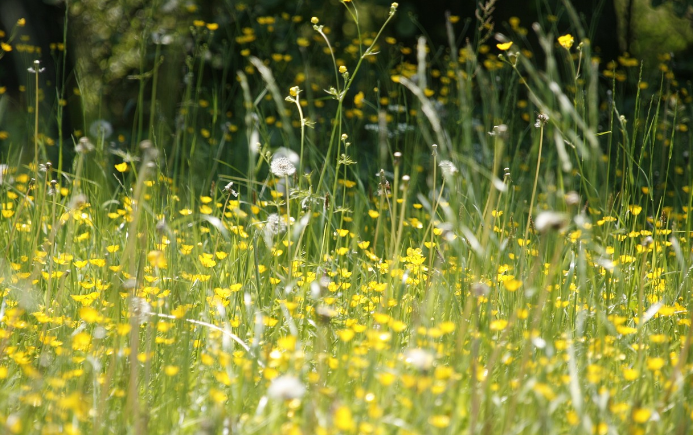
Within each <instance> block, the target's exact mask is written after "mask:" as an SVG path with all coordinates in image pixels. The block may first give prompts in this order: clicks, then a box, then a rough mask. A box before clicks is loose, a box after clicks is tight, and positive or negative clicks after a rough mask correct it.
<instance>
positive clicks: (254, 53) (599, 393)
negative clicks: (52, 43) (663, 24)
mask: <svg viewBox="0 0 693 435" xmlns="http://www.w3.org/2000/svg"><path fill="white" fill-rule="evenodd" d="M489 5H492V2H490V3H489V4H487V5H486V6H487V7H486V8H483V7H480V9H479V13H478V17H477V20H476V28H477V30H475V31H469V32H467V33H468V34H465V33H460V32H463V30H462V29H461V28H460V27H461V26H462V25H463V24H465V23H466V25H467V26H468V27H469V26H471V27H470V28H474V27H475V25H474V22H471V21H466V22H465V21H463V20H460V19H459V17H455V16H448V17H446V25H447V29H448V46H444V47H433V46H431V45H430V44H431V42H430V41H427V40H426V39H425V38H421V39H419V41H418V43H417V44H416V46H415V47H407V46H404V45H402V44H400V43H398V42H397V41H396V40H395V39H394V38H392V37H389V36H386V35H388V33H387V29H388V25H391V21H393V20H395V19H397V4H393V5H392V6H391V7H390V8H388V9H385V10H383V11H381V12H382V14H381V15H380V16H379V17H378V18H379V19H380V25H382V27H380V28H379V29H380V30H377V29H376V31H374V32H371V31H367V30H365V29H362V28H361V22H360V18H359V6H358V5H355V4H354V3H353V2H349V1H345V2H344V3H343V7H345V8H347V12H348V15H349V16H350V17H351V19H352V20H353V21H354V24H355V25H356V28H357V30H358V33H357V35H358V36H357V38H356V39H355V40H353V41H344V43H342V44H336V41H333V40H331V39H330V31H329V30H330V29H329V27H323V25H322V24H321V21H320V18H319V17H313V18H312V19H311V18H310V17H300V16H298V17H292V16H289V15H288V14H285V15H282V16H280V17H273V16H260V17H256V16H254V15H252V12H251V11H250V10H249V9H248V8H246V7H242V6H237V7H236V9H235V13H237V14H238V15H237V16H236V18H239V17H241V18H244V19H246V20H248V22H250V23H251V24H249V27H247V28H245V29H240V27H239V30H238V31H237V33H236V34H231V35H230V38H229V40H230V41H232V42H233V44H232V47H231V48H229V47H227V46H225V45H224V44H221V43H220V41H219V40H218V39H215V35H218V33H219V32H222V31H224V29H222V28H220V27H219V26H218V25H217V24H216V23H205V22H203V21H200V20H195V21H193V22H192V23H191V25H190V34H189V35H183V36H180V35H179V36H178V37H181V38H189V39H188V40H189V41H191V42H192V45H191V47H192V48H190V51H189V53H188V58H187V60H186V67H187V69H186V73H185V80H183V78H182V77H181V78H180V80H181V83H184V85H183V87H182V91H181V92H180V97H181V100H180V101H179V104H178V106H177V109H176V111H177V114H176V119H166V118H164V117H161V116H158V115H159V114H160V113H161V112H160V111H162V110H163V109H161V108H160V106H159V104H158V101H159V100H158V98H159V96H160V95H161V94H162V93H164V92H166V90H165V89H161V88H159V87H158V86H157V80H158V77H159V75H161V76H162V80H163V76H164V75H165V74H175V73H171V72H170V71H168V72H167V71H165V70H163V69H162V67H161V64H160V59H161V56H163V54H164V53H165V52H166V51H167V50H174V49H177V50H180V49H181V47H180V46H177V45H173V46H172V48H168V47H167V46H165V45H162V44H158V45H154V44H148V43H147V41H142V43H141V47H140V49H141V53H140V54H141V57H142V65H141V71H140V75H138V76H136V77H135V79H136V80H139V81H140V87H139V94H138V98H137V110H136V114H137V115H136V116H135V119H134V123H133V126H132V129H131V131H129V132H127V134H120V133H117V135H114V136H113V137H111V138H109V137H110V135H111V133H112V132H111V131H109V129H110V128H111V127H110V126H104V124H97V126H99V125H101V127H100V128H96V129H93V130H92V131H91V132H89V131H79V132H75V133H74V135H73V138H74V140H73V143H67V141H66V142H65V143H63V141H62V140H61V139H57V140H53V139H51V138H50V134H49V133H48V127H47V126H46V127H44V123H46V124H45V125H47V123H48V121H46V119H49V118H48V117H54V118H55V117H57V118H58V119H59V118H60V117H61V116H62V107H63V106H62V105H60V104H58V106H57V107H56V108H41V102H40V101H39V97H40V92H38V91H39V89H38V87H39V85H38V83H39V82H38V77H39V71H40V70H39V68H38V66H36V67H35V69H34V70H33V73H32V74H35V77H34V76H32V79H34V78H35V79H36V80H35V88H34V89H29V90H27V92H28V93H29V94H30V95H31V96H33V97H35V98H34V99H32V98H26V99H25V100H24V103H22V104H25V106H24V108H23V113H25V112H27V110H26V109H27V108H32V107H33V109H32V110H29V111H28V112H29V113H28V115H26V116H29V118H25V115H12V116H16V117H18V118H20V119H19V120H17V122H16V123H15V124H19V125H20V126H19V127H16V128H14V129H8V130H3V131H0V138H1V140H2V144H3V151H2V154H0V157H2V158H3V159H4V161H3V164H4V166H0V168H2V172H1V173H2V175H1V178H0V180H1V181H0V195H1V196H2V217H1V219H0V228H2V231H0V246H2V248H3V250H4V252H6V254H5V255H4V256H3V257H2V259H1V260H0V274H1V275H0V283H1V287H2V290H3V293H2V304H1V308H0V326H1V329H0V386H1V388H0V403H2V406H1V407H0V424H1V425H2V430H1V431H2V432H3V433H17V434H19V433H41V434H44V433H46V434H50V433H68V434H76V433H84V434H107V433H132V434H159V433H160V434H171V433H175V434H216V433H243V434H245V433H247V434H250V433H272V434H277V433H281V434H301V433H303V434H312V433H315V434H332V433H335V434H336V433H345V434H349V433H353V434H356V433H359V434H361V433H362V434H395V433H398V434H399V433H401V434H435V433H450V434H457V433H504V434H511V433H513V434H514V433H523V434H524V433H527V434H529V433H542V434H548V433H560V434H582V433H587V434H616V433H633V434H646V433H647V434H652V433H662V434H665V433H666V434H670V433H678V434H685V433H690V432H691V430H693V412H692V411H693V410H692V409H691V407H690V402H691V388H692V387H693V384H692V378H691V374H692V368H693V364H692V362H691V359H690V358H691V349H690V345H691V339H692V335H691V329H690V323H691V315H693V311H692V310H691V308H692V307H691V303H692V301H691V291H690V288H691V277H690V270H691V267H692V266H691V265H692V262H691V254H692V247H691V245H690V240H691V219H690V217H689V211H690V209H691V207H693V191H691V184H692V183H691V168H690V164H689V162H688V160H687V157H686V156H688V155H689V154H688V153H689V152H690V151H691V137H690V135H689V134H688V132H687V131H688V127H687V126H688V123H689V121H690V120H689V117H690V116H691V115H690V109H689V104H690V103H691V98H690V96H689V95H690V89H689V88H688V87H687V86H689V84H688V85H686V86H682V85H681V84H679V83H678V82H677V81H676V78H675V76H674V74H673V73H672V72H671V69H670V62H671V59H670V57H668V56H666V55H662V56H661V61H662V63H661V65H659V66H658V68H655V67H654V66H647V65H645V66H642V65H641V64H640V63H639V62H638V61H637V60H635V59H633V58H630V57H628V56H625V55H624V56H623V57H621V58H619V59H618V60H617V61H614V62H611V63H610V64H607V65H603V64H600V63H599V61H598V59H597V58H596V56H595V54H594V53H593V52H592V48H591V45H590V41H589V39H588V38H587V36H586V35H585V34H584V32H583V31H582V27H581V26H580V23H579V20H578V17H577V16H576V15H575V13H574V12H573V11H572V9H571V7H570V3H569V2H565V3H564V5H563V6H562V7H561V8H560V13H561V14H563V15H564V16H565V17H568V18H566V19H564V20H562V21H561V20H557V19H556V18H557V17H556V16H555V15H550V16H549V18H548V19H547V20H546V22H545V23H542V24H535V25H533V26H532V28H531V29H527V28H525V27H523V26H522V25H521V23H519V21H518V20H511V21H510V23H507V25H506V26H505V30H504V33H505V35H496V39H498V41H494V40H493V39H491V38H492V37H493V36H494V35H493V34H492V32H491V31H490V30H489V29H490V28H493V26H491V25H490V23H493V19H492V15H491V12H492V11H491V9H492V8H491V7H490V6H489ZM152 10H154V9H152ZM549 12H552V13H558V12H557V11H549ZM152 15H154V14H152ZM251 20H252V21H251ZM308 21H310V22H311V24H308ZM559 23H567V24H565V28H561V27H560V24H559ZM270 26H271V27H272V28H273V29H274V28H275V27H276V28H277V29H285V30H286V31H287V32H288V35H290V37H289V39H290V40H291V41H296V42H295V45H296V46H297V47H300V50H299V51H296V52H295V53H298V54H297V56H296V58H295V59H294V58H292V56H291V55H290V54H287V53H283V54H282V53H273V52H272V47H273V45H272V44H271V43H270V42H271V41H273V39H272V38H274V36H273V33H272V32H273V31H270V30H269V27H270ZM246 29H248V30H246ZM306 32H308V33H306ZM310 32H312V33H310ZM529 32H534V33H535V34H536V35H537V38H538V41H539V46H540V50H541V51H540V52H537V53H533V52H531V51H530V50H529V48H530V44H529V42H528V39H527V35H528V33H529ZM568 32H572V33H575V36H571V35H570V34H569V33H568ZM13 35H14V33H13V34H12V35H10V36H12V37H13ZM306 35H307V36H306ZM460 35H466V36H468V38H466V39H462V37H461V36H460ZM160 37H161V36H160ZM263 38H264V39H263ZM145 39H146V38H145ZM6 41H7V42H4V43H5V44H8V45H9V44H12V43H13V41H12V39H11V38H10V37H6ZM496 42H498V44H496ZM511 42H512V44H511ZM292 44H293V42H292ZM10 48H12V47H11V46H10ZM15 49H16V46H15ZM63 49H65V48H64V46H63ZM294 49H295V47H294ZM152 50H153V56H147V55H146V53H149V54H150V55H151V54H152ZM287 50H292V48H287ZM309 50H312V51H309ZM4 51H6V52H7V51H8V50H4ZM236 52H239V53H241V54H240V55H238V54H237V53H236ZM220 53H221V54H220ZM209 54H211V55H212V56H211V57H212V58H213V57H214V56H216V55H221V56H222V59H223V60H224V61H225V62H224V63H223V65H225V66H223V68H222V72H221V74H218V75H215V74H217V73H218V72H219V71H218V70H214V71H216V72H215V73H214V74H210V73H209V69H210V67H209V65H208V64H207V62H208V59H209V58H210V56H209ZM56 57H57V58H58V59H61V57H60V56H56ZM536 58H541V59H542V61H541V62H539V61H537V60H536ZM232 59H234V60H237V59H241V60H240V61H239V62H238V65H242V68H241V69H242V70H239V71H233V70H229V69H228V68H230V66H229V64H230V63H231V60H232ZM240 62H242V63H240ZM648 68H649V69H650V70H651V71H648ZM210 77H212V79H210ZM648 77H650V78H651V80H650V82H651V83H654V84H648V81H647V80H646V78H648ZM209 80H211V82H210V81H209ZM215 80H216V81H215ZM226 80H229V81H230V82H231V83H233V85H231V86H230V87H227V86H226V84H227V83H226ZM63 85H64V82H60V81H59V82H58V86H57V92H58V94H59V95H64V93H65V89H63V88H62V87H61V86H63ZM80 86H82V87H81V88H80V91H81V92H80V93H81V94H82V95H84V94H85V93H86V94H88V92H89V89H88V86H87V84H86V82H80ZM44 91H45V92H47V91H49V90H44ZM53 91H55V90H53ZM31 92H33V94H32V93H31ZM85 98H87V96H86V95H85ZM85 107H88V106H85ZM625 107H628V109H625ZM97 117H98V114H94V113H89V112H88V110H86V109H85V113H84V121H85V122H88V121H91V120H94V119H96V118H97ZM29 119H30V121H27V120H29ZM8 125H9V124H8ZM27 126H31V127H28V128H27ZM25 144H31V149H35V151H34V152H33V153H31V157H30V158H29V159H27V157H26V155H25V154H26V153H27V152H30V151H25V149H26V150H28V149H29V145H25ZM73 147H74V152H73V151H72V148H73ZM63 154H65V155H66V156H73V158H63ZM51 156H53V157H51ZM49 158H53V159H54V162H55V161H58V162H59V163H54V164H50V163H48V159H49ZM55 159H58V160H55Z"/></svg>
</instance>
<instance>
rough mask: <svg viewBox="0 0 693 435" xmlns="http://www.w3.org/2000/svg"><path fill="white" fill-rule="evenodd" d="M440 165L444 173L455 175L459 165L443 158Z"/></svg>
mask: <svg viewBox="0 0 693 435" xmlns="http://www.w3.org/2000/svg"><path fill="white" fill-rule="evenodd" d="M438 167H439V168H440V170H441V171H443V175H453V174H454V173H455V172H457V166H455V164H454V163H452V162H451V161H450V160H442V161H441V162H440V163H438Z"/></svg>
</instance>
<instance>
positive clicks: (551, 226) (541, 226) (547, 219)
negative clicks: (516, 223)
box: [534, 211, 568, 234]
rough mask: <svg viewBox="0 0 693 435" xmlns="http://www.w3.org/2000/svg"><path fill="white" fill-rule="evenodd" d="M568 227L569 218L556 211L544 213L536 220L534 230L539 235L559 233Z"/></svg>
mask: <svg viewBox="0 0 693 435" xmlns="http://www.w3.org/2000/svg"><path fill="white" fill-rule="evenodd" d="M567 225H568V216H567V215H565V214H564V213H557V212H555V211H543V212H541V213H539V214H538V215H537V218H536V219H535V220H534V228H536V230H537V232H538V233H541V234H543V233H547V232H549V231H551V230H554V231H559V230H562V229H563V228H565V227H566V226H567Z"/></svg>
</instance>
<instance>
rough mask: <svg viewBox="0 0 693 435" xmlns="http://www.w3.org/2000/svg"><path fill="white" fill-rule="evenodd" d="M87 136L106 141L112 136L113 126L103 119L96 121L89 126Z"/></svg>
mask: <svg viewBox="0 0 693 435" xmlns="http://www.w3.org/2000/svg"><path fill="white" fill-rule="evenodd" d="M89 134H91V135H92V136H94V137H99V138H100V137H102V136H103V138H104V139H108V138H109V137H111V135H112V134H113V126H112V125H111V123H110V122H108V121H106V120H105V119H97V120H96V121H94V122H92V123H91V125H90V126H89Z"/></svg>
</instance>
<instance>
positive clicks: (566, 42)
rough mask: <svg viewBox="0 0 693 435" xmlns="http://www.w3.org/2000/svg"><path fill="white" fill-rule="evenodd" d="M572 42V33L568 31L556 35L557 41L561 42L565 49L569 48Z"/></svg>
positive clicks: (573, 40)
mask: <svg viewBox="0 0 693 435" xmlns="http://www.w3.org/2000/svg"><path fill="white" fill-rule="evenodd" d="M574 42H575V39H573V35H571V34H570V33H568V34H565V35H563V36H559V37H558V43H559V44H561V47H563V48H565V49H566V50H570V48H571V47H572V46H573V43H574Z"/></svg>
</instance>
